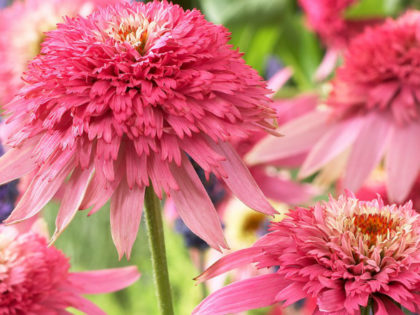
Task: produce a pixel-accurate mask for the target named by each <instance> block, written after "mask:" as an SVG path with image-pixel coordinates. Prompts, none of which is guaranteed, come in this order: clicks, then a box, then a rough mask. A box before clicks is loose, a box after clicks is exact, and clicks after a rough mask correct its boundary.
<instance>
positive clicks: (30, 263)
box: [0, 224, 140, 315]
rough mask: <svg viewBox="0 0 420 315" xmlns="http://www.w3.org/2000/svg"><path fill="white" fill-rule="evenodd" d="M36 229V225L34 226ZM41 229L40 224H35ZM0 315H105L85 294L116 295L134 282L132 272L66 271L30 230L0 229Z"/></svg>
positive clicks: (52, 250) (65, 265)
mask: <svg viewBox="0 0 420 315" xmlns="http://www.w3.org/2000/svg"><path fill="white" fill-rule="evenodd" d="M34 226H37V224H34ZM38 226H40V225H38ZM0 257H1V263H0V266H1V268H0V314H4V315H9V314H10V315H12V314H28V315H31V314H34V315H35V314H69V313H68V312H67V311H66V309H67V308H69V307H73V308H75V309H78V310H80V311H83V312H84V313H86V314H89V315H95V314H105V313H104V312H103V311H102V310H101V309H100V308H98V307H97V306H96V305H95V304H93V303H92V302H90V301H89V300H87V299H86V298H84V297H83V296H82V295H84V294H100V293H109V292H114V291H117V290H121V289H123V288H125V287H127V286H129V285H131V284H132V283H134V282H135V281H137V279H138V278H139V276H140V275H139V273H138V271H137V269H136V267H124V268H117V269H105V270H95V271H84V272H70V271H69V268H70V264H69V261H68V258H67V257H66V256H65V255H64V254H63V253H62V252H61V251H59V250H58V249H56V248H54V247H52V246H48V243H47V239H46V238H45V237H44V236H43V235H42V233H41V234H40V233H39V231H37V230H36V229H33V230H31V231H28V232H25V233H22V232H19V230H18V229H17V228H16V227H15V226H4V225H1V226H0Z"/></svg>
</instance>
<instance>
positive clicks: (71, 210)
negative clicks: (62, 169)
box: [51, 167, 93, 242]
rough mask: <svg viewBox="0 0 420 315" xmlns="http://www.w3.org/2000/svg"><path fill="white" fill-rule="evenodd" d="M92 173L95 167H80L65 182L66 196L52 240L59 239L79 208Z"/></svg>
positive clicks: (63, 199)
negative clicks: (83, 168)
mask: <svg viewBox="0 0 420 315" xmlns="http://www.w3.org/2000/svg"><path fill="white" fill-rule="evenodd" d="M92 174H93V168H90V169H86V170H82V169H81V168H79V167H78V168H76V169H75V170H74V171H73V174H72V175H71V178H70V180H69V182H68V183H66V184H65V192H64V197H63V198H62V201H61V206H60V210H59V211H58V215H57V218H56V221H55V226H56V228H55V232H54V235H53V236H52V238H51V242H54V241H55V240H56V239H57V237H58V236H59V235H60V234H61V232H62V231H63V230H64V229H65V228H66V227H67V225H68V224H69V223H70V221H71V220H72V219H73V217H74V216H75V214H76V212H77V210H79V207H80V204H81V202H82V200H83V197H84V195H85V192H86V189H87V186H88V183H89V180H90V177H91V176H92Z"/></svg>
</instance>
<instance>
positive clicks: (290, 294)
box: [276, 282, 307, 307]
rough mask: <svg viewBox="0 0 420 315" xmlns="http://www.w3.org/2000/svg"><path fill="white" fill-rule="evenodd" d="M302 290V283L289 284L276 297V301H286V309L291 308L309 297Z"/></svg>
mask: <svg viewBox="0 0 420 315" xmlns="http://www.w3.org/2000/svg"><path fill="white" fill-rule="evenodd" d="M302 288H303V284H302V283H300V282H292V283H289V284H288V285H287V286H286V287H285V288H283V289H282V290H281V291H280V292H279V293H278V294H277V295H276V300H277V301H284V304H283V306H284V307H286V306H289V305H291V304H293V303H295V302H297V301H299V300H301V299H303V298H305V297H306V296H307V293H306V292H305V291H304V290H303V289H302Z"/></svg>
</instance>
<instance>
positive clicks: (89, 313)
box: [68, 296, 107, 315]
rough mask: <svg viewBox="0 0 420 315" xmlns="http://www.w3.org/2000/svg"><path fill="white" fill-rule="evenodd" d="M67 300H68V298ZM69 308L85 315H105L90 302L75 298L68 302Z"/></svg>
mask: <svg viewBox="0 0 420 315" xmlns="http://www.w3.org/2000/svg"><path fill="white" fill-rule="evenodd" d="M68 299H69V298H68ZM69 302H70V303H71V306H72V307H74V308H75V309H77V310H79V311H82V312H84V313H85V314H86V315H107V314H106V313H105V312H104V311H103V310H101V309H100V308H99V307H98V306H96V305H95V304H93V303H92V302H91V301H89V300H87V299H85V298H82V297H79V296H77V297H76V296H75V297H74V298H72V299H71V300H70V301H69Z"/></svg>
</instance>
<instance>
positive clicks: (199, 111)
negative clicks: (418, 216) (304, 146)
mask: <svg viewBox="0 0 420 315" xmlns="http://www.w3.org/2000/svg"><path fill="white" fill-rule="evenodd" d="M228 40H229V33H228V32H227V30H226V29H225V28H223V27H222V26H217V25H214V24H212V23H210V22H207V21H206V20H205V19H204V17H203V15H202V14H201V13H200V12H199V11H197V10H192V11H184V10H183V9H182V8H181V7H179V6H178V5H173V4H170V3H168V2H167V1H162V2H160V1H153V2H149V3H147V4H143V3H138V2H133V3H121V4H117V5H115V6H108V7H107V8H105V9H101V10H98V11H96V12H95V13H93V14H92V15H90V16H89V17H87V18H83V17H78V18H75V19H69V18H67V19H66V21H65V23H63V24H60V25H58V28H57V30H55V31H51V32H49V33H47V35H46V39H45V41H44V43H43V48H42V54H41V55H40V56H38V57H37V58H36V59H34V61H32V62H31V63H30V65H29V67H28V71H27V73H26V75H25V81H26V82H27V84H26V86H25V87H24V88H23V89H22V90H21V91H20V93H19V95H18V96H17V97H16V98H15V99H14V100H13V101H12V102H10V103H9V104H8V105H7V112H8V114H9V115H10V118H9V119H8V121H7V123H6V126H5V131H4V132H5V133H6V136H7V137H8V143H7V144H8V145H10V146H11V147H12V149H11V150H9V151H8V152H7V153H6V154H5V156H4V157H3V158H2V159H0V183H4V182H7V181H10V180H12V179H14V178H17V177H20V176H22V175H24V174H27V173H29V172H32V171H35V173H36V174H35V176H34V178H33V180H32V182H31V184H30V185H29V187H28V189H27V191H26V193H25V194H24V195H23V197H22V199H21V200H20V202H19V203H18V205H17V206H16V208H15V209H14V211H13V212H12V214H11V216H10V217H9V218H8V220H7V222H8V223H11V222H15V221H20V220H24V219H26V218H29V217H31V216H33V215H34V214H36V213H37V212H38V211H40V210H41V208H42V207H43V206H44V205H45V204H46V203H47V202H48V201H49V200H50V199H51V198H52V197H53V196H54V194H55V193H56V192H57V191H58V189H59V188H60V186H63V185H64V186H65V187H64V188H65V192H64V196H63V200H62V202H61V208H60V210H59V213H58V216H57V221H56V226H57V229H56V233H55V236H54V237H53V238H55V237H56V236H57V235H58V234H59V233H61V231H62V230H63V229H64V227H65V226H66V225H67V224H69V222H70V221H71V219H72V217H73V216H74V215H75V214H76V212H77V210H78V209H79V208H80V209H86V208H89V207H93V209H92V211H91V213H93V212H95V211H97V210H98V209H99V208H100V207H101V206H102V205H104V204H105V203H106V202H107V201H108V200H109V199H110V200H111V211H110V215H111V230H112V236H113V240H114V243H115V244H116V247H117V250H118V252H119V255H120V257H121V256H122V255H123V254H124V253H125V254H127V256H129V253H130V251H131V247H132V244H133V242H134V240H135V237H136V235H137V230H138V227H139V223H140V218H141V213H142V207H143V206H142V204H143V197H144V192H145V187H147V186H149V185H153V189H154V191H155V193H156V194H157V195H158V197H160V198H162V193H163V192H165V193H166V194H168V195H170V196H171V197H172V198H173V200H174V202H175V204H176V206H177V210H178V213H179V215H180V216H181V218H182V219H183V220H184V222H185V223H186V224H187V225H188V226H189V228H190V229H191V230H192V231H193V232H194V233H196V234H197V235H199V236H200V237H201V238H202V239H204V240H205V241H207V242H208V243H209V245H211V246H212V247H214V248H220V247H225V248H226V247H227V244H226V242H225V240H224V238H223V231H222V228H221V225H220V221H219V218H218V216H217V213H216V210H215V209H214V206H213V204H212V203H211V201H210V198H209V197H208V195H207V193H206V191H205V189H204V188H203V186H202V184H201V183H200V180H199V178H198V176H197V174H196V172H195V171H194V168H193V167H192V165H191V162H190V160H189V158H191V159H193V160H194V161H195V162H197V164H199V165H200V166H201V168H203V169H204V171H205V172H206V173H208V174H209V173H211V172H212V173H214V174H215V175H216V176H218V177H219V178H222V179H223V181H224V182H225V183H226V184H227V186H228V187H229V188H230V189H231V190H232V192H233V193H234V194H235V195H237V196H238V197H239V198H240V199H241V200H243V201H244V203H246V204H247V205H248V206H249V207H251V208H253V209H256V210H259V211H261V212H264V213H267V214H274V213H275V210H274V209H273V208H272V207H271V205H270V204H269V203H268V202H267V200H266V199H265V197H264V195H263V193H262V192H261V191H260V189H259V188H258V186H257V185H256V184H255V181H254V180H253V178H252V176H251V175H250V173H249V171H248V169H247V168H246V166H245V165H244V163H243V162H242V160H241V159H240V157H239V156H238V154H237V153H236V152H235V150H234V149H233V148H232V146H231V145H230V144H229V142H228V141H229V140H230V139H231V138H232V137H235V138H238V137H245V136H246V135H247V134H249V133H252V132H256V131H260V130H261V129H262V128H265V129H267V130H271V129H272V128H273V126H272V125H273V119H274V117H275V114H274V110H273V109H272V108H271V107H270V103H271V101H270V99H269V98H268V97H266V95H267V94H268V93H269V90H268V89H266V87H265V84H264V83H263V81H262V80H261V78H260V76H259V75H258V74H257V73H256V71H254V70H253V69H252V68H250V67H249V66H247V65H246V64H245V63H244V61H243V59H242V58H241V54H240V53H239V52H238V51H236V50H233V49H231V48H232V47H231V46H230V45H228V44H227V42H228ZM70 174H71V177H70V178H69V180H68V181H66V178H67V177H68V176H69V175H70Z"/></svg>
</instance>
